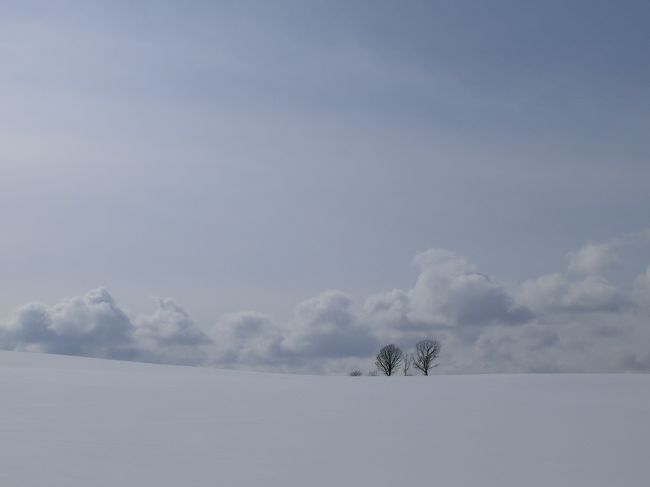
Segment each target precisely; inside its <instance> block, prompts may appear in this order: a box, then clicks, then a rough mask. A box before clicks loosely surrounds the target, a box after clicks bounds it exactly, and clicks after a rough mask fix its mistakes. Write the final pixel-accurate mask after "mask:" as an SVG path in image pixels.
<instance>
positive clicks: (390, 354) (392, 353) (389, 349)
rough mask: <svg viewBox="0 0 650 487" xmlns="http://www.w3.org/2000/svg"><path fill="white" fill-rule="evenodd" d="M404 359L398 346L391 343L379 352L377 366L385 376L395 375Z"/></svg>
mask: <svg viewBox="0 0 650 487" xmlns="http://www.w3.org/2000/svg"><path fill="white" fill-rule="evenodd" d="M403 359H404V354H403V353H402V350H401V349H400V348H399V347H398V346H397V345H393V344H392V343H391V344H390V345H386V346H385V347H383V348H382V349H381V350H379V353H378V354H377V360H376V361H375V365H377V368H378V369H379V370H381V371H382V372H383V373H384V374H385V375H393V372H395V371H396V370H397V369H398V367H399V366H400V365H401V364H402V360H403Z"/></svg>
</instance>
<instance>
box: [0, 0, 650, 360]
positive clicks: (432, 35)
mask: <svg viewBox="0 0 650 487" xmlns="http://www.w3.org/2000/svg"><path fill="white" fill-rule="evenodd" d="M649 18H650V7H649V6H648V5H647V3H646V2H642V1H638V2H637V1H622V2H605V1H597V0H594V1H569V2H567V1H547V2H529V1H494V2H489V3H488V2H479V1H474V2H470V1H436V2H424V1H410V2H387V1H372V2H370V1H368V2H364V1H352V2H336V1H327V2H325V1H310V2H297V1H296V2H290V1H278V2H246V1H243V2H192V3H191V4H187V3H186V2H173V1H167V2H165V1H157V2H145V1H143V2H138V3H134V2H119V1H117V2H61V3H57V4H56V5H54V4H52V3H51V2H29V1H27V2H11V1H10V2H3V3H2V5H1V6H0V59H1V60H2V62H3V63H2V66H3V68H2V70H0V106H1V107H2V114H3V116H2V117H0V222H2V231H1V232H0V276H1V277H0V278H1V279H2V281H0V283H1V287H0V291H1V292H0V348H7V349H16V350H35V351H49V352H55V353H68V354H81V355H89V356H103V357H111V358H129V359H133V360H147V361H160V362H172V363H191V364H200V365H216V366H222V367H241V368H256V369H270V370H279V371H298V372H302V371H307V372H318V373H342V372H345V371H346V370H348V369H350V368H351V367H362V368H363V370H364V371H365V370H366V369H368V368H370V367H372V363H373V356H374V353H375V352H376V349H377V348H378V347H379V346H380V345H381V344H384V343H388V342H395V343H398V344H399V345H400V346H402V347H404V348H405V349H408V348H409V347H412V346H413V344H414V343H415V341H417V340H418V339H420V338H426V337H430V336H433V337H436V338H438V339H440V340H441V342H442V344H443V349H444V352H443V356H442V357H441V364H440V370H441V371H447V372H505V371H521V372H526V371H558V372H561V371H612V372H619V371H640V370H645V371H647V370H650V353H649V352H648V350H647V346H645V347H644V346H643V344H644V343H645V344H647V343H650V330H649V328H650V308H649V306H650V304H649V303H650V271H648V266H649V265H650V242H649V240H650V239H649V237H648V228H650V221H649V220H650V218H649V215H650V196H649V195H650V159H649V156H650V139H649V138H648V136H647V134H648V133H650V64H649V63H648V62H647V53H648V51H649V48H650V33H649V32H648V29H647V21H648V19H649ZM152 298H153V299H152Z"/></svg>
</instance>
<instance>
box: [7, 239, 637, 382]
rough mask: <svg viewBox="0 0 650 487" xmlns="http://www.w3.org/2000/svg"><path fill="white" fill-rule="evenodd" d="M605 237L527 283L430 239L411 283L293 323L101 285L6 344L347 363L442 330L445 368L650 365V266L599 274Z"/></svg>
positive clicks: (338, 297) (321, 308) (134, 354)
mask: <svg viewBox="0 0 650 487" xmlns="http://www.w3.org/2000/svg"><path fill="white" fill-rule="evenodd" d="M620 241H623V240H620ZM637 241H638V239H636V240H635V242H637ZM594 245H596V247H597V244H589V245H588V246H586V247H584V248H583V249H582V250H581V251H578V252H577V253H576V254H575V255H576V256H580V257H579V258H578V257H576V259H577V260H581V259H582V264H581V265H580V266H579V267H580V269H582V270H583V271H587V270H589V273H588V274H587V275H586V276H583V277H580V276H576V275H575V274H571V273H566V274H561V273H556V274H548V275H543V276H540V277H537V278H534V279H530V280H527V281H524V282H523V283H522V284H520V285H518V286H512V285H511V286H506V285H504V284H503V283H500V282H498V281H496V280H494V279H492V278H491V277H489V276H487V275H485V274H483V273H481V272H480V271H479V270H478V269H477V268H476V266H474V265H473V264H471V263H470V262H469V261H468V260H467V259H466V258H464V257H461V256H458V255H457V254H455V253H453V252H451V251H449V250H444V249H430V250H428V251H426V252H422V253H419V254H418V255H417V256H416V257H415V264H416V266H417V269H418V275H417V278H416V280H415V282H414V284H413V286H412V287H411V288H407V289H392V290H389V291H386V292H383V293H378V294H375V295H372V296H369V297H368V298H367V299H366V300H365V302H364V303H363V306H362V307H361V308H360V309H356V308H355V306H354V303H353V301H352V299H351V298H350V297H349V296H347V295H346V294H345V293H343V292H341V291H338V290H330V291H325V292H323V293H321V294H319V295H317V296H315V297H312V298H309V299H306V300H304V301H302V302H301V303H299V304H298V305H296V306H295V308H294V310H293V313H292V315H291V317H290V318H289V319H288V320H286V321H283V322H279V321H276V320H274V319H273V318H272V317H270V316H267V315H264V314H261V313H257V312H254V311H244V312H239V313H231V314H228V315H225V316H222V317H221V318H220V319H219V320H217V322H216V324H215V325H214V327H213V328H212V329H211V330H210V331H209V332H208V333H206V332H204V331H203V330H201V329H200V328H199V327H198V326H197V325H196V324H195V323H194V322H193V320H192V318H191V317H190V315H189V314H188V313H187V312H186V311H185V310H184V309H183V308H181V307H180V306H179V305H178V304H176V303H175V302H174V301H172V300H171V299H165V298H159V299H157V300H156V308H155V309H154V311H153V312H151V313H149V314H144V315H139V316H135V317H130V316H129V315H128V313H127V312H125V311H124V310H122V309H121V308H120V307H119V306H118V305H117V304H116V303H115V301H114V300H113V298H112V297H111V295H110V294H109V293H108V291H107V290H106V289H103V288H98V289H95V290H92V291H89V292H88V293H86V294H85V295H83V296H78V297H72V298H69V299H65V300H63V301H61V302H60V303H57V304H55V305H53V306H47V305H44V304H40V303H29V304H26V305H25V306H23V307H21V308H19V309H17V310H16V311H15V312H14V313H13V314H12V315H11V316H10V318H9V319H8V320H7V321H6V322H4V323H2V324H0V347H2V348H6V349H14V350H32V351H42V352H52V353H64V354H74V355H86V356H94V357H107V358H122V359H130V360H145V361H154V362H164V363H178V364H194V365H197V364H204V365H217V366H227V367H248V368H261V369H270V370H282V371H305V372H307V371H308V372H335V373H340V372H347V371H348V370H349V369H351V368H361V369H362V370H368V369H369V368H371V367H372V363H373V358H372V357H373V355H374V353H375V351H376V350H377V349H378V348H379V346H380V345H382V344H386V343H396V344H398V345H400V346H402V347H404V348H406V349H408V348H410V347H412V346H413V345H414V343H415V342H416V341H418V340H420V339H422V338H425V337H435V338H437V339H439V340H441V341H442V343H443V355H442V356H441V366H440V369H439V370H441V371H444V372H480V371H495V372H496V371H501V372H503V371H509V372H516V371H590V370H598V371H623V370H647V369H648V366H647V364H648V360H647V346H646V344H647V343H650V326H648V323H649V322H650V267H649V268H648V269H646V270H645V272H643V273H641V274H640V275H638V276H637V277H636V279H633V282H632V285H631V286H629V289H628V288H626V287H625V286H621V285H616V284H615V283H614V282H611V281H609V280H607V279H605V278H604V277H603V276H601V275H596V274H594V273H593V272H595V271H596V270H597V269H602V268H603V266H602V265H601V264H602V262H603V261H604V260H606V259H604V258H602V254H599V252H600V250H599V251H597V252H596V251H594V250H593V249H594V248H596V247H594ZM598 248H600V247H598ZM620 248H623V247H620ZM584 249H591V250H588V251H584ZM585 255H587V256H590V257H589V259H587V258H586V257H585ZM594 255H600V257H599V258H595V257H593V256H594ZM583 257H584V259H583ZM590 259H591V260H590ZM585 262H589V265H587V264H585ZM574 270H576V268H575V266H574Z"/></svg>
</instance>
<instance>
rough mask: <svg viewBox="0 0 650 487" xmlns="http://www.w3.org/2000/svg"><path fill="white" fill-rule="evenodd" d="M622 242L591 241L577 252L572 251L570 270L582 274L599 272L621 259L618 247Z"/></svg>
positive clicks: (569, 256)
mask: <svg viewBox="0 0 650 487" xmlns="http://www.w3.org/2000/svg"><path fill="white" fill-rule="evenodd" d="M619 244H620V242H618V241H612V242H603V243H595V242H590V243H588V244H586V245H585V246H583V247H582V248H581V249H580V250H578V251H577V252H571V253H569V255H568V258H569V270H571V271H573V272H577V273H581V274H599V273H601V272H603V271H604V270H606V269H607V268H609V267H611V266H612V265H614V264H616V263H617V262H618V260H619V256H618V254H617V247H618V246H619Z"/></svg>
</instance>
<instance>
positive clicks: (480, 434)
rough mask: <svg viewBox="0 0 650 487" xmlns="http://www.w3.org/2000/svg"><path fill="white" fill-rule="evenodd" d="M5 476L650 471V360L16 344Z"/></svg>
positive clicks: (200, 482) (536, 478) (8, 386)
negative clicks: (585, 367) (541, 360)
mask: <svg viewBox="0 0 650 487" xmlns="http://www.w3.org/2000/svg"><path fill="white" fill-rule="evenodd" d="M0 390H1V391H2V398H1V401H0V404H1V406H0V408H1V409H0V411H1V412H2V414H0V485H2V486H7V487H22V486H30V487H31V486H48V487H56V486H61V487H63V486H65V487H72V486H79V487H81V486H83V487H93V486H106V487H108V486H111V487H113V486H118V485H119V486H137V487H154V486H155V487H162V486H170V487H171V486H174V487H177V486H207V485H210V486H254V485H264V486H272V487H274V486H301V487H308V486H309V487H317V486H332V485H335V486H351V487H352V486H373V487H376V486H389V485H390V486H406V485H444V486H445V487H453V486H472V485H480V486H482V487H492V486H494V487H496V486H499V487H504V486H513V487H515V486H516V487H520V486H531V487H534V486H540V487H542V486H545V487H547V486H572V487H582V486H584V487H587V486H589V487H597V486H611V485H617V486H642V485H647V482H648V478H649V477H648V471H649V470H648V452H649V451H650V419H649V418H650V375H631V374H630V375H568V374H567V375H482V376H481V375H476V376H433V377H429V378H425V377H392V378H385V377H359V378H355V377H325V376H300V375H279V374H278V375H274V374H262V373H246V372H235V371H222V370H213V369H207V368H193V367H175V366H163V365H150V364H142V363H130V362H118V361H106V360H97V359H86V358H79V357H64V356H56V355H45V354H29V353H16V352H0Z"/></svg>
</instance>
